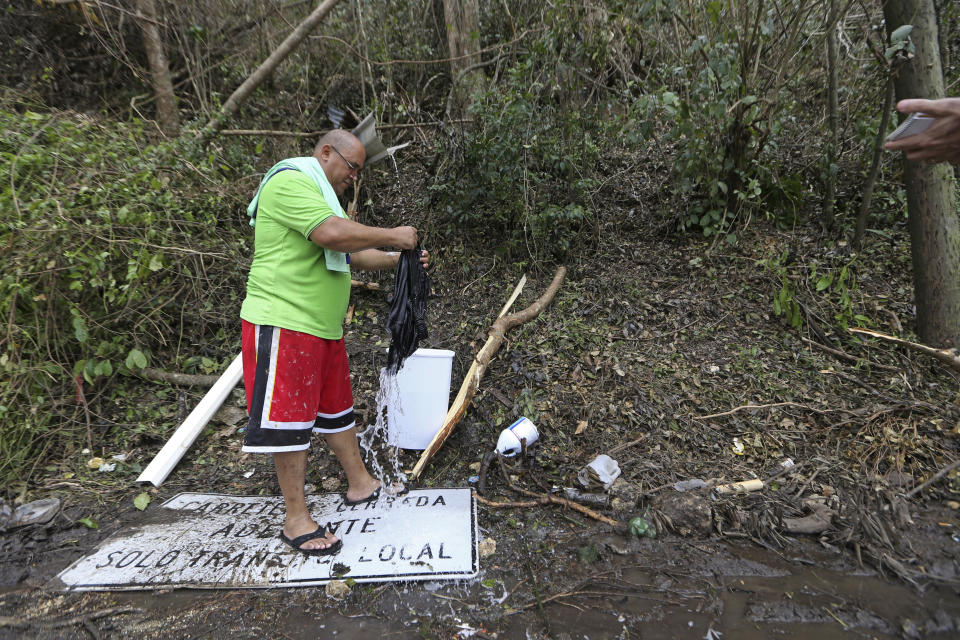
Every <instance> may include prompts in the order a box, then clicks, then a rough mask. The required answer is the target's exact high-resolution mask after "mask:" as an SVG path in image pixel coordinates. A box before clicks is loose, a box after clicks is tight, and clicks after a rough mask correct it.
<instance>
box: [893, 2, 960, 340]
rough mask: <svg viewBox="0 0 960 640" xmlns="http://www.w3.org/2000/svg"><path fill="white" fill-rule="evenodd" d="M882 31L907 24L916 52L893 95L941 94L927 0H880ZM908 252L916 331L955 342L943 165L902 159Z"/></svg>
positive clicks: (957, 236) (956, 220) (955, 274)
mask: <svg viewBox="0 0 960 640" xmlns="http://www.w3.org/2000/svg"><path fill="white" fill-rule="evenodd" d="M883 14H884V18H885V20H886V24H887V29H888V33H893V31H894V30H895V29H897V28H898V27H900V26H901V25H904V24H912V25H913V31H912V33H911V34H910V36H911V38H912V39H913V43H914V46H915V47H916V52H915V55H914V57H913V59H911V60H910V61H908V62H907V63H906V64H904V65H903V66H902V67H901V68H900V72H899V74H898V75H897V80H896V88H897V98H898V99H904V98H931V99H935V98H941V97H943V91H944V89H943V72H942V70H941V67H940V49H939V43H938V37H937V35H938V34H937V20H936V14H935V13H934V6H933V0H886V2H885V3H884V5H883ZM904 179H905V182H906V186H907V211H908V213H909V218H910V243H911V253H912V256H913V285H914V298H915V303H916V306H917V335H919V337H920V341H921V342H924V343H926V344H929V345H932V346H935V347H960V216H958V215H957V208H956V200H955V197H956V194H955V191H956V182H955V178H954V174H953V168H952V167H951V166H950V165H948V164H943V163H940V164H925V163H920V162H910V161H908V160H906V159H904Z"/></svg>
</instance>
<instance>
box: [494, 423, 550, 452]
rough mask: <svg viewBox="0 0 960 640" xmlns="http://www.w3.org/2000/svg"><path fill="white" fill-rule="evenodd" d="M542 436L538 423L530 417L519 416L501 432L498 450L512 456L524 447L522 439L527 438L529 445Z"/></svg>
mask: <svg viewBox="0 0 960 640" xmlns="http://www.w3.org/2000/svg"><path fill="white" fill-rule="evenodd" d="M539 437H540V433H539V432H538V431H537V427H536V425H534V424H533V422H531V421H530V419H529V418H519V419H518V420H517V421H516V422H514V423H513V424H512V425H510V426H509V427H507V428H506V429H504V430H503V431H501V432H500V437H499V438H498V439H497V451H499V452H500V454H501V455H504V456H507V457H512V456H515V455H517V454H518V453H520V451H521V450H522V449H523V442H521V441H522V440H526V442H527V446H528V447H529V446H530V445H532V444H533V443H534V442H536V441H537V439H538V438H539Z"/></svg>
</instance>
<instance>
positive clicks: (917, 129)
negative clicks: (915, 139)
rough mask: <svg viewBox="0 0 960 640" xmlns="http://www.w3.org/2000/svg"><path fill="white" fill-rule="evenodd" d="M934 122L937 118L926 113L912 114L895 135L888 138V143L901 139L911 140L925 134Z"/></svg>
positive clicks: (895, 131)
mask: <svg viewBox="0 0 960 640" xmlns="http://www.w3.org/2000/svg"><path fill="white" fill-rule="evenodd" d="M934 120H936V118H934V117H933V116H928V115H927V114H925V113H911V114H910V117H909V118H907V119H906V120H904V121H903V122H902V123H901V124H900V126H899V127H897V128H896V129H894V130H893V133H891V134H890V135H888V136H887V142H892V141H893V140H899V139H901V138H909V137H910V136H915V135H917V134H920V133H923V132H924V131H926V130H927V129H928V128H930V125H932V124H933V121H934Z"/></svg>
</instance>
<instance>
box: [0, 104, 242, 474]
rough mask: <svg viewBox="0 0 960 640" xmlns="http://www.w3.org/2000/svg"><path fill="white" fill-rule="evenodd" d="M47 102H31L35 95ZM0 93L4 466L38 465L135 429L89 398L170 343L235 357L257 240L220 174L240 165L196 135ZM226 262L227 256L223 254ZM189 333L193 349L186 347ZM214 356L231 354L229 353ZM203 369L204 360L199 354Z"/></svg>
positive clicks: (180, 358) (0, 465)
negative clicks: (237, 228) (49, 108)
mask: <svg viewBox="0 0 960 640" xmlns="http://www.w3.org/2000/svg"><path fill="white" fill-rule="evenodd" d="M31 107H32V108H31ZM35 108H36V106H35V105H27V104H24V103H23V102H21V101H18V100H16V99H13V98H10V97H8V98H6V99H4V100H2V101H0V126H2V127H3V129H4V130H5V131H6V132H7V134H6V135H5V136H4V139H3V140H2V142H0V173H2V174H3V175H5V176H9V180H5V181H4V183H3V186H2V187H0V207H2V208H3V210H4V211H8V212H10V214H11V215H9V216H7V217H6V218H5V219H4V220H3V221H2V223H0V224H2V226H0V246H3V247H4V249H5V252H4V253H5V257H4V264H5V269H4V270H3V273H2V274H0V317H2V318H4V321H5V322H4V327H3V332H2V337H0V340H2V342H0V345H2V346H0V350H2V353H0V368H2V372H3V377H4V380H5V383H4V384H3V385H0V413H2V415H3V422H4V429H3V430H2V431H0V478H2V481H3V482H4V483H5V484H6V485H7V486H15V481H17V480H20V479H23V478H29V476H30V474H31V473H32V471H34V470H35V469H36V468H37V467H38V465H40V464H42V462H43V461H44V459H45V454H47V453H49V452H53V451H59V452H63V450H64V448H65V447H69V446H72V445H73V444H74V443H76V444H77V445H79V444H85V445H86V446H91V445H93V443H94V440H95V439H96V440H97V441H99V440H100V439H101V438H104V439H111V438H112V437H115V436H119V433H112V432H113V431H114V430H117V429H120V430H122V431H123V432H125V433H127V434H128V435H129V434H130V433H131V432H133V433H136V432H137V430H138V427H139V426H140V425H139V424H138V419H139V418H140V417H141V416H139V415H137V412H133V413H131V414H130V415H129V416H127V419H128V420H130V421H131V423H132V424H126V425H123V427H120V426H119V425H118V426H117V427H114V428H111V427H110V426H109V423H105V422H104V417H103V416H98V415H95V414H94V413H93V412H91V410H90V401H91V399H92V398H93V396H95V395H98V394H100V393H102V392H103V391H104V390H107V389H113V390H120V389H123V388H124V385H123V379H124V377H125V376H127V375H129V373H130V372H131V371H136V370H139V369H142V368H144V367H146V366H147V365H148V363H149V362H150V361H151V359H152V354H153V353H154V352H157V351H163V352H164V354H165V356H170V355H172V356H173V358H174V360H173V361H174V362H182V363H183V364H184V365H189V364H190V363H189V362H187V360H188V356H191V355H194V350H195V348H196V341H197V340H198V339H199V340H202V346H201V349H202V352H203V353H204V354H205V357H204V358H203V359H202V360H201V364H202V362H203V361H207V362H209V363H210V364H211V365H213V364H214V362H213V361H221V362H222V361H224V360H225V359H226V356H227V354H226V353H225V352H224V350H223V346H224V341H225V339H226V336H228V335H229V334H230V333H231V332H232V331H233V329H234V325H235V319H234V317H233V315H232V314H230V313H223V309H224V308H225V307H227V306H229V305H236V304H237V302H238V300H239V293H238V292H239V291H240V285H241V282H242V281H241V280H240V277H241V274H240V273H239V272H235V271H231V272H227V273H224V272H219V273H218V270H219V269H218V268H217V267H215V266H214V265H215V264H216V263H217V262H216V261H221V262H222V261H223V259H224V258H228V257H229V258H230V259H231V260H234V261H237V262H242V261H243V260H245V259H246V256H245V251H244V249H245V248H244V247H243V246H242V245H241V244H240V243H238V241H237V239H236V238H235V237H233V238H231V237H225V235H224V233H223V231H222V228H223V221H224V218H227V219H228V220H233V219H235V218H236V217H237V216H238V215H239V214H234V213H233V212H235V211H236V210H237V207H236V205H235V204H233V203H230V202H229V200H228V198H226V197H225V195H224V192H223V190H222V189H220V188H217V187H216V185H217V184H218V183H219V182H220V181H221V180H224V178H225V176H227V175H231V174H233V173H235V172H239V170H241V169H242V170H243V171H244V172H246V171H248V170H249V168H248V167H238V168H237V169H234V168H233V167H230V166H228V165H227V164H226V162H225V161H224V160H223V158H222V154H219V155H220V157H218V154H214V153H209V152H205V151H203V150H202V149H200V148H199V147H196V146H193V145H191V144H190V143H188V142H173V143H171V142H166V143H159V144H152V143H148V144H145V142H144V141H145V137H146V136H145V132H144V126H145V125H144V123H143V122H141V121H133V122H130V123H123V122H114V123H111V124H110V126H106V125H105V124H103V123H99V122H97V121H96V120H94V119H91V118H88V117H84V116H82V115H80V114H76V113H69V112H68V113H63V112H47V113H41V112H38V111H35V110H33V109H35ZM211 262H213V263H214V265H211V264H210V263H211ZM187 345H189V346H190V349H189V350H187V351H184V350H183V347H185V346H187ZM209 368H220V367H219V366H218V365H215V366H211V367H209ZM184 369H185V370H189V369H190V367H189V366H185V367H184Z"/></svg>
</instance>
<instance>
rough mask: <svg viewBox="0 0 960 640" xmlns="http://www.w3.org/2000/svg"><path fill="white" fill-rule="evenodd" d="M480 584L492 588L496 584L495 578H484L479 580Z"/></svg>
mask: <svg viewBox="0 0 960 640" xmlns="http://www.w3.org/2000/svg"><path fill="white" fill-rule="evenodd" d="M480 584H482V585H483V586H485V587H486V588H487V589H493V588H494V587H495V586H497V579H496V578H487V579H486V580H481V581H480Z"/></svg>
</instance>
